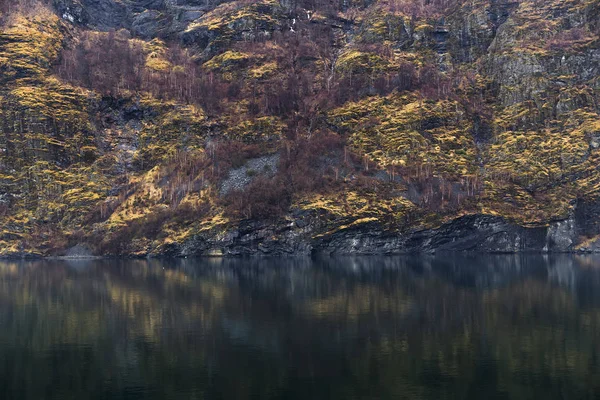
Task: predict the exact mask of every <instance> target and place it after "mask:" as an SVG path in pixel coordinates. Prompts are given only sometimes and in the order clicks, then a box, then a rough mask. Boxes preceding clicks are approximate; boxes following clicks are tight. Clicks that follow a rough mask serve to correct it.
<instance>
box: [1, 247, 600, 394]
mask: <svg viewBox="0 0 600 400" xmlns="http://www.w3.org/2000/svg"><path fill="white" fill-rule="evenodd" d="M0 398H2V399H35V400H39V399H78V400H79V399H509V398H510V399H592V398H600V259H598V258H593V257H578V256H561V257H543V256H493V257H492V256H489V257H464V258H459V257H454V256H453V257H440V256H438V257H418V258H332V259H324V260H309V259H273V260H221V259H214V260H179V261H87V262H63V261H60V262H59V261H43V262H24V263H19V262H17V263H14V262H3V263H0Z"/></svg>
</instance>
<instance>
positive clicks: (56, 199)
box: [0, 0, 600, 256]
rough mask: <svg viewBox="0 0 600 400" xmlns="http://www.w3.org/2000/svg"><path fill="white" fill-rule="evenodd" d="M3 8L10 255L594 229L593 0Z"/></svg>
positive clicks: (475, 244) (158, 1)
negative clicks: (72, 250) (78, 250)
mask: <svg viewBox="0 0 600 400" xmlns="http://www.w3.org/2000/svg"><path fill="white" fill-rule="evenodd" d="M0 10H1V12H2V14H1V15H2V17H1V19H2V32H1V33H0V80H1V81H2V88H1V89H0V121H1V125H0V255H5V256H11V255H12V256H20V255H26V254H30V255H60V254H66V253H68V249H69V248H72V247H73V246H76V245H78V247H77V248H78V249H81V248H82V246H83V248H86V249H88V251H89V252H90V253H93V254H105V255H110V254H112V255H117V254H120V255H160V254H169V255H200V254H205V255H206V254H256V253H267V254H280V253H305V254H306V253H310V252H313V251H323V252H339V253H381V252H385V253H392V252H413V251H434V250H478V251H575V250H581V251H595V250H596V248H597V247H598V245H597V242H598V240H597V235H598V234H600V227H599V226H598V224H597V223H596V222H595V221H596V220H597V218H598V201H597V198H598V193H599V190H600V173H599V172H598V168H597V165H598V161H599V160H598V157H599V155H600V154H599V151H600V150H599V147H600V120H599V115H598V89H599V86H598V85H599V82H598V77H599V75H598V72H599V71H598V65H600V64H599V63H598V61H600V48H599V47H598V43H599V42H598V38H599V33H600V26H599V22H598V21H599V19H598V18H599V17H600V16H599V12H600V2H599V1H596V0H567V1H564V0H562V1H559V0H551V1H544V2H541V1H535V0H522V1H514V2H513V1H503V0H469V1H450V0H439V1H432V2H421V1H408V0H407V1H401V0H397V1H362V2H361V1H352V2H340V3H330V2H318V1H317V2H315V1H313V2H302V1H297V2H287V1H281V2H279V1H275V0H262V1H246V0H238V1H230V2H212V1H202V2H199V1H198V2H196V1H193V0H177V1H174V0H102V1H88V0H54V1H53V2H49V3H42V2H36V1H33V0H31V1H30V0H27V1H22V2H18V1H16V0H14V1H12V0H11V1H9V0H4V2H3V3H2V5H1V7H0Z"/></svg>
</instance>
